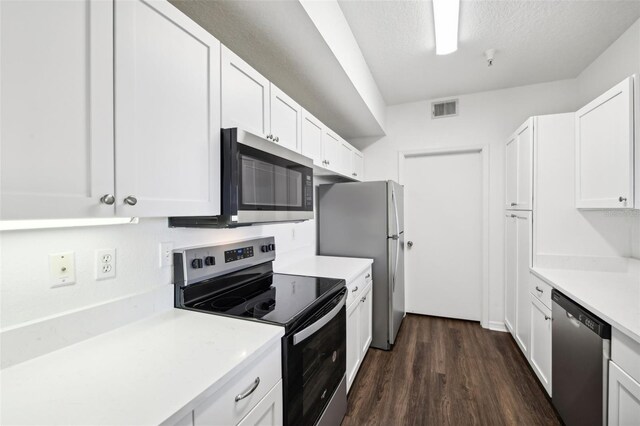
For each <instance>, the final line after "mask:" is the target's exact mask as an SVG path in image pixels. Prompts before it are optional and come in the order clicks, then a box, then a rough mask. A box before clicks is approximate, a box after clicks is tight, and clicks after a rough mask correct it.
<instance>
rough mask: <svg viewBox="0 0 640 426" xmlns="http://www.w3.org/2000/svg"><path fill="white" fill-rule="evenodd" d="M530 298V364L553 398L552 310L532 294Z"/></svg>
mask: <svg viewBox="0 0 640 426" xmlns="http://www.w3.org/2000/svg"><path fill="white" fill-rule="evenodd" d="M529 298H530V301H531V302H530V304H529V312H530V317H529V321H530V326H531V328H530V337H531V340H530V344H529V363H530V364H531V368H533V371H534V372H535V373H536V376H538V379H539V380H540V383H542V386H544V388H545V390H546V391H547V393H548V394H549V395H550V396H551V309H549V308H548V307H547V306H545V305H544V304H543V303H542V302H541V301H540V300H539V299H538V298H537V297H536V296H534V295H533V294H530V295H529Z"/></svg>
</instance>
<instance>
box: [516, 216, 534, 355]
mask: <svg viewBox="0 0 640 426" xmlns="http://www.w3.org/2000/svg"><path fill="white" fill-rule="evenodd" d="M516 227H517V233H518V242H517V245H518V248H517V271H516V274H517V281H516V282H517V285H516V342H517V343H518V345H519V346H520V349H521V350H522V352H523V353H524V354H525V356H528V352H529V341H530V335H529V327H530V325H529V304H530V301H529V268H530V266H531V212H527V211H523V212H517V214H516Z"/></svg>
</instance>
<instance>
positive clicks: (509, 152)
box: [504, 135, 518, 209]
mask: <svg viewBox="0 0 640 426" xmlns="http://www.w3.org/2000/svg"><path fill="white" fill-rule="evenodd" d="M505 158H506V160H505V170H506V176H505V197H504V201H505V208H506V209H514V208H516V205H517V204H518V174H517V171H518V137H517V135H513V136H512V137H511V138H510V139H509V140H508V141H507V145H506V148H505Z"/></svg>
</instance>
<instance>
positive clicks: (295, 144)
mask: <svg viewBox="0 0 640 426" xmlns="http://www.w3.org/2000/svg"><path fill="white" fill-rule="evenodd" d="M270 109H271V111H270V115H271V130H270V135H271V140H273V141H274V142H276V143H277V144H279V145H282V146H284V147H285V148H289V149H290V150H292V151H296V152H300V139H301V133H302V107H300V105H298V104H297V103H296V102H295V101H294V100H293V99H291V98H290V97H289V96H287V94H286V93H284V92H283V91H282V90H280V89H278V88H277V87H276V86H275V85H274V84H271V104H270Z"/></svg>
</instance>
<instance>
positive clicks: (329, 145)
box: [322, 129, 341, 172]
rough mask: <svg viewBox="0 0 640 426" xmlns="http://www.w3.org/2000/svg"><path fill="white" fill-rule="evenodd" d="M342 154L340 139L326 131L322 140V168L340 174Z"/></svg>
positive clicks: (328, 130)
mask: <svg viewBox="0 0 640 426" xmlns="http://www.w3.org/2000/svg"><path fill="white" fill-rule="evenodd" d="M340 153H341V143H340V137H339V136H338V135H336V134H335V133H333V132H332V131H331V130H330V129H326V130H325V132H324V135H323V138H322V167H324V168H326V169H329V170H333V171H335V172H338V171H339V168H340V163H341V162H340Z"/></svg>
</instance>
